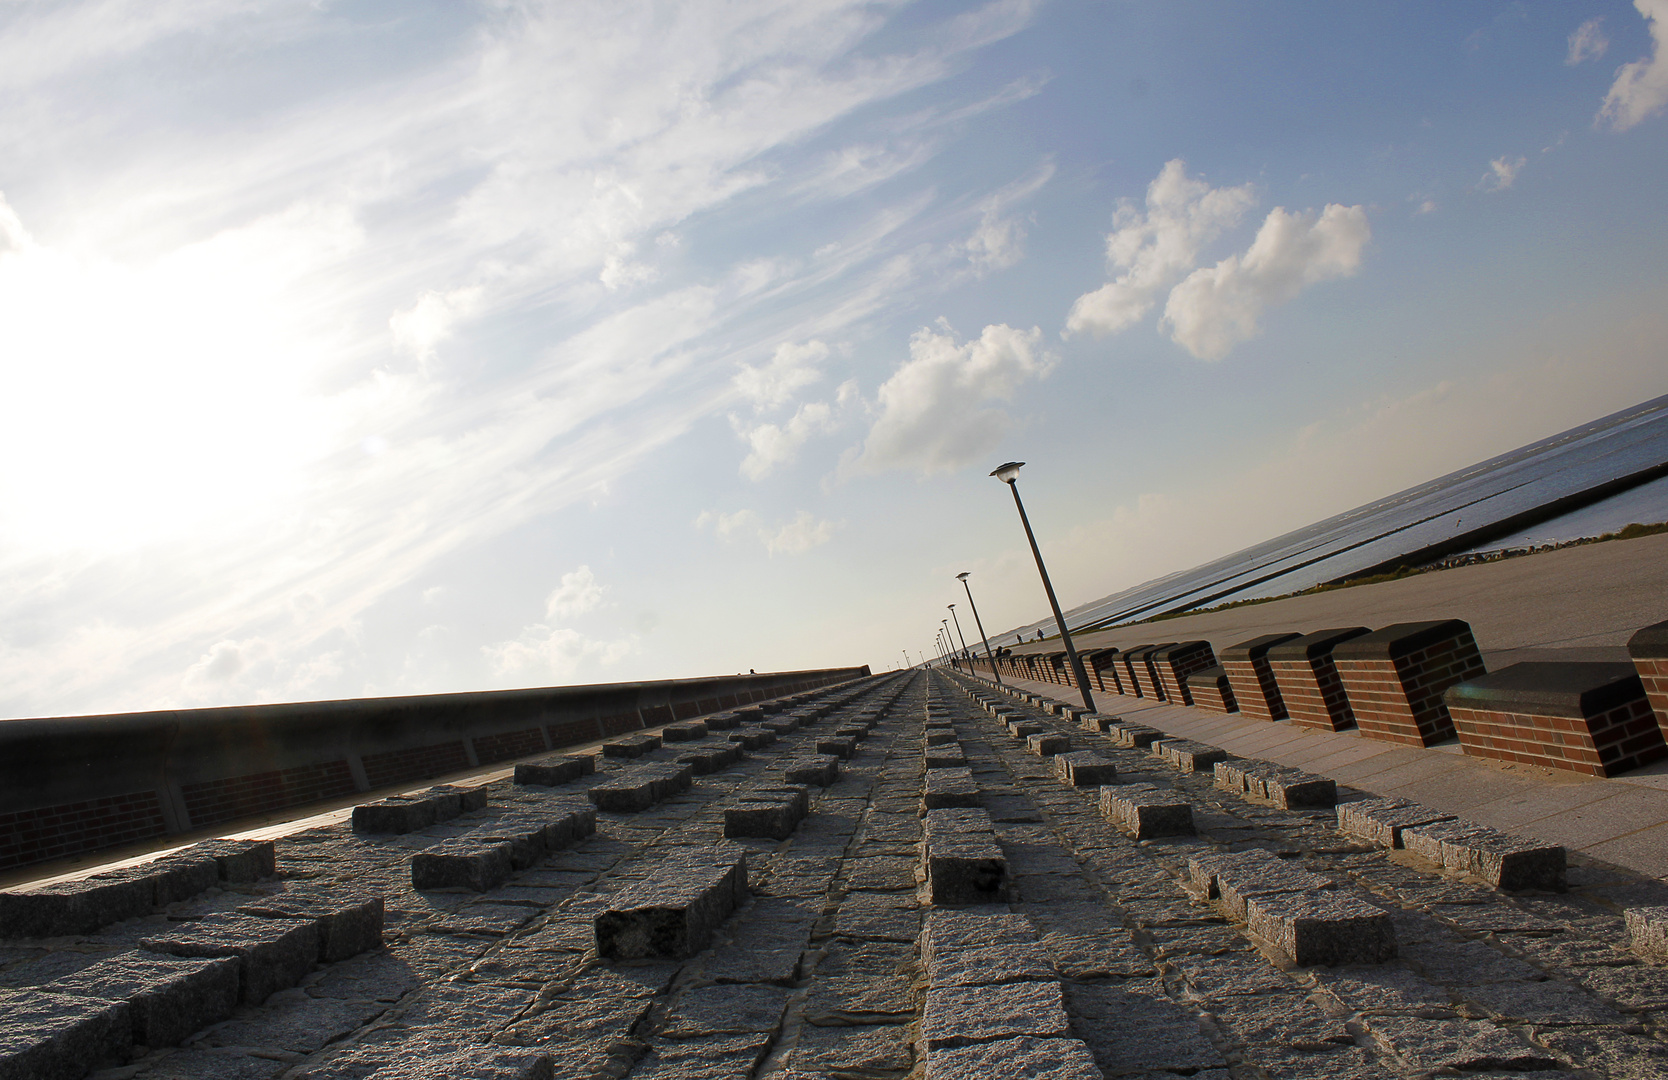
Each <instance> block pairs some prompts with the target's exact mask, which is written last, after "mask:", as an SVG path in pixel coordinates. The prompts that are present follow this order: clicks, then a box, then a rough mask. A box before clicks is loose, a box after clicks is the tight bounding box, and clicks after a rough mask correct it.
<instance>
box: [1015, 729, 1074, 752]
mask: <svg viewBox="0 0 1668 1080" xmlns="http://www.w3.org/2000/svg"><path fill="white" fill-rule="evenodd" d="M1025 749H1026V750H1028V751H1029V752H1031V753H1033V754H1036V755H1037V756H1038V757H1053V756H1054V755H1055V754H1068V753H1070V752H1071V736H1069V735H1056V734H1053V733H1045V734H1040V735H1031V736H1028V737H1027V738H1026V740H1025Z"/></svg>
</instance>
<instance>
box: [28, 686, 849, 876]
mask: <svg viewBox="0 0 1668 1080" xmlns="http://www.w3.org/2000/svg"><path fill="white" fill-rule="evenodd" d="M868 673H869V669H868V668H867V667H861V668H832V669H823V670H816V671H789V672H778V673H773V674H765V675H736V676H724V677H718V678H706V679H677V680H661V681H656V682H636V683H602V684H594V685H590V686H565V687H547V688H537V689H528V690H493V691H484V692H479V693H467V694H431V695H423V696H413V697H392V698H354V699H348V700H343V701H310V702H294V703H287V704H279V705H247V706H234V707H230V708H217V709H180V710H170V711H165V712H143V713H118V714H111V715H104V716H70V717H55V718H42V719H27V720H5V721H0V870H4V869H8V868H12V867H18V866H29V865H32V864H35V863H40V862H46V861H48V860H51V859H57V858H63V857H66V856H70V855H76V854H80V853H82V852H87V851H95V850H98V849H101V848H108V847H114V846H117V845H120V844H125V843H130V842H134V841H138V840H145V839H149V838H152V837H159V836H165V835H168V834H171V833H179V832H185V831H189V830H194V829H202V828H206V827H209V826H213V825H219V824H222V823H225V822H229V821H233V820H236V819H239V818H247V817H252V816H255V815H258V814H264V813H269V812H271V811H274V810H283V809H287V808H290V807H296V806H303V805H306V804H308V803H316V802H320V801H325V800H331V799H340V798H346V797H350V796H352V795H353V794H354V793H356V792H362V791H370V790H373V789H376V788H382V787H388V786H392V785H396V784H400V783H403V782H406V781H418V780H422V779H424V778H426V777H432V776H439V775H442V774H445V773H450V772H462V771H464V770H467V769H470V768H475V767H479V766H482V765H489V764H492V763H495V762H498V761H507V760H509V759H511V758H514V757H521V756H527V755H531V754H537V753H542V752H544V751H547V750H555V749H558V748H560V747H563V746H571V745H574V744H577V743H583V742H589V741H591V740H594V739H599V738H606V737H608V736H611V735H622V734H625V733H627V732H631V731H637V730H641V729H642V728H645V727H651V726H656V725H660V724H667V723H673V722H675V721H678V720H686V719H690V718H692V717H696V716H700V715H702V714H704V713H710V712H719V711H722V710H727V709H735V708H738V707H739V706H742V705H746V704H750V703H752V702H756V701H763V700H766V699H771V698H777V697H782V696H784V695H788V694H796V693H801V692H804V691H806V690H812V689H816V688H818V687H823V686H829V685H832V684H835V683H841V682H847V681H850V680H852V679H857V678H861V677H864V676H866V675H868Z"/></svg>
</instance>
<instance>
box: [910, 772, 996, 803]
mask: <svg viewBox="0 0 1668 1080" xmlns="http://www.w3.org/2000/svg"><path fill="white" fill-rule="evenodd" d="M921 805H922V806H923V807H925V808H926V809H928V810H942V809H945V808H948V807H966V808H975V807H978V806H980V805H982V804H981V802H980V797H979V784H978V781H976V780H974V779H973V771H972V770H971V769H965V768H963V769H929V770H928V771H927V775H926V778H925V780H924V781H923V783H922V787H921Z"/></svg>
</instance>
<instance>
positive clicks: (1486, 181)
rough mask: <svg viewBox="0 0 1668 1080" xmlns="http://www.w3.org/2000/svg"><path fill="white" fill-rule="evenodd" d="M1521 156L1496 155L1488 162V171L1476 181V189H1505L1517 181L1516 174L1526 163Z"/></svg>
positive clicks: (1488, 190) (1493, 190)
mask: <svg viewBox="0 0 1668 1080" xmlns="http://www.w3.org/2000/svg"><path fill="white" fill-rule="evenodd" d="M1527 161H1528V159H1527V158H1523V157H1515V158H1506V157H1497V158H1495V159H1494V160H1493V161H1491V162H1489V163H1488V172H1486V173H1484V174H1483V178H1482V179H1481V180H1479V181H1477V190H1479V191H1487V192H1495V191H1505V190H1506V189H1507V188H1509V187H1511V186H1512V184H1513V183H1515V182H1516V181H1517V174H1518V172H1519V171H1520V170H1521V169H1522V168H1523V166H1524V165H1525V164H1526V163H1527Z"/></svg>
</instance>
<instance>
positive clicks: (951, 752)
mask: <svg viewBox="0 0 1668 1080" xmlns="http://www.w3.org/2000/svg"><path fill="white" fill-rule="evenodd" d="M921 758H922V761H923V763H924V764H925V765H926V767H927V768H928V769H965V768H967V753H966V751H964V750H963V749H962V748H961V745H960V744H959V743H949V744H946V745H943V746H929V747H927V748H926V749H925V750H923V751H922V752H921Z"/></svg>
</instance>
